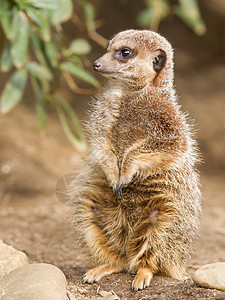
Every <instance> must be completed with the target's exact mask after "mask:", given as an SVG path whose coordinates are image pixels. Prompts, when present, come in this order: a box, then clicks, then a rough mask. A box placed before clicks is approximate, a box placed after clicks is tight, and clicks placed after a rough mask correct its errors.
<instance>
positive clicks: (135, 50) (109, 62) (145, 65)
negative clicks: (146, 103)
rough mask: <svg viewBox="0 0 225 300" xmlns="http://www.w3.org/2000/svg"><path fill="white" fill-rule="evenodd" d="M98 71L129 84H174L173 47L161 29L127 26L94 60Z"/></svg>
mask: <svg viewBox="0 0 225 300" xmlns="http://www.w3.org/2000/svg"><path fill="white" fill-rule="evenodd" d="M94 69H95V71H98V72H100V73H101V74H102V75H104V76H106V77H109V78H111V79H115V80H118V81H119V82H121V83H125V84H127V85H129V84H131V85H134V84H137V85H142V86H143V85H145V84H147V83H150V82H151V83H153V84H154V85H156V86H165V85H169V86H171V85H172V84H173V49H172V47H171V45H170V43H169V42H168V41H167V40H166V39H165V38H164V37H162V36H161V35H159V34H158V33H155V32H153V31H150V30H126V31H122V32H120V33H118V34H117V35H116V36H115V37H114V38H113V39H112V40H111V41H109V44H108V47H107V52H106V54H104V55H103V56H102V57H100V58H99V59H98V60H96V61H95V62H94Z"/></svg>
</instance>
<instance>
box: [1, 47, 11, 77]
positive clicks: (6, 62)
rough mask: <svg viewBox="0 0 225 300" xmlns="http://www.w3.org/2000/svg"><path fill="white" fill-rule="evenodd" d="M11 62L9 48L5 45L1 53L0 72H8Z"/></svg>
mask: <svg viewBox="0 0 225 300" xmlns="http://www.w3.org/2000/svg"><path fill="white" fill-rule="evenodd" d="M12 65H13V62H12V57H11V55H10V47H9V44H7V45H6V46H5V48H4V51H3V53H2V57H1V62H0V70H1V71H2V72H8V71H9V70H10V69H11V68H12Z"/></svg>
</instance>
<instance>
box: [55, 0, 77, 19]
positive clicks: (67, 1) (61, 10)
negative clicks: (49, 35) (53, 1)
mask: <svg viewBox="0 0 225 300" xmlns="http://www.w3.org/2000/svg"><path fill="white" fill-rule="evenodd" d="M72 13H73V3H72V1H71V0H58V7H57V9H54V10H53V12H52V18H53V22H54V23H55V24H60V23H63V22H65V21H68V20H69V19H70V18H71V16H72Z"/></svg>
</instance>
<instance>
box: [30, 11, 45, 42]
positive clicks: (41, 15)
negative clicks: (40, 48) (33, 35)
mask: <svg viewBox="0 0 225 300" xmlns="http://www.w3.org/2000/svg"><path fill="white" fill-rule="evenodd" d="M26 13H27V15H28V16H29V18H30V19H31V20H32V21H33V22H34V23H35V24H36V25H37V26H38V27H39V31H40V34H41V37H42V39H43V40H44V41H47V42H48V41H50V40H51V29H50V21H51V18H50V15H49V13H48V12H47V11H43V10H37V9H34V8H29V9H27V10H26Z"/></svg>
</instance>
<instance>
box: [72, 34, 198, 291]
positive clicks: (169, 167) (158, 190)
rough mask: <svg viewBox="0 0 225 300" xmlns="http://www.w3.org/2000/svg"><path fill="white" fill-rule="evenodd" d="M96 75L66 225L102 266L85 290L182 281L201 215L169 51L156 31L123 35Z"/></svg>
mask: <svg viewBox="0 0 225 300" xmlns="http://www.w3.org/2000/svg"><path fill="white" fill-rule="evenodd" d="M94 69H95V70H96V71H98V72H100V73H101V74H102V75H104V76H105V77H107V78H108V85H107V86H106V87H105V88H104V89H103V90H102V92H101V93H100V94H99V95H98V97H97V99H95V100H94V104H93V107H92V113H91V116H90V122H89V125H88V130H89V132H90V151H89V156H88V158H87V160H86V168H85V170H84V172H83V174H81V176H80V179H79V180H77V181H76V182H75V183H74V184H73V196H72V202H73V206H74V215H73V221H74V224H75V226H76V228H77V229H78V230H79V232H80V237H81V243H82V244H83V245H84V249H86V250H87V251H88V253H89V255H90V257H91V258H93V259H94V261H95V262H97V263H98V264H100V266H98V267H96V268H94V269H91V270H89V271H88V272H87V273H86V274H85V275H84V281H85V282H87V283H92V282H96V281H98V280H100V279H101V278H102V277H103V276H105V275H109V274H111V273H115V272H121V271H128V272H132V273H136V276H135V278H134V280H133V283H132V289H133V290H135V291H136V290H141V289H143V288H145V287H147V286H149V285H150V281H151V279H152V277H153V275H154V274H157V273H164V274H167V275H168V276H171V277H173V278H176V279H181V280H182V279H185V278H186V277H187V273H186V268H187V262H188V259H189V257H190V254H191V252H192V248H193V244H194V241H195V238H196V235H197V233H198V226H199V216H200V212H201V207H200V200H201V193H200V191H199V179H198V174H197V172H196V170H195V164H196V162H197V160H198V152H197V150H196V146H195V141H194V139H193V137H192V130H191V127H190V126H189V125H188V122H187V120H186V116H185V115H184V114H183V113H182V112H181V110H180V107H179V105H178V103H177V98H176V93H175V90H174V88H173V50H172V47H171V45H170V44H169V42H168V41H167V40H166V39H165V38H163V37H162V36H160V35H159V34H157V33H155V32H152V31H148V30H143V31H138V30H127V31H123V32H120V33H119V34H117V35H116V36H115V37H114V38H113V39H112V40H111V41H110V42H109V45H108V48H107V52H106V54H104V55H103V56H102V57H101V58H100V59H98V60H97V61H96V62H95V63H94Z"/></svg>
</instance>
